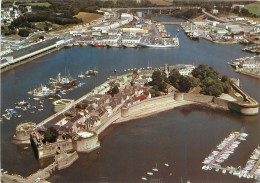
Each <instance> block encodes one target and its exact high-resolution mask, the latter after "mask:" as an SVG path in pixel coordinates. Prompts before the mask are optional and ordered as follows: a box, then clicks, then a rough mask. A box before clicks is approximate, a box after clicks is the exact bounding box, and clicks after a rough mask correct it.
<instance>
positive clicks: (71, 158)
mask: <svg viewBox="0 0 260 183" xmlns="http://www.w3.org/2000/svg"><path fill="white" fill-rule="evenodd" d="M78 158H79V155H78V153H77V152H76V151H74V152H73V153H71V154H67V156H65V157H64V158H61V159H58V160H57V169H58V170H61V169H64V168H67V167H69V166H70V165H72V164H73V163H74V162H75V161H76V160H77V159H78Z"/></svg>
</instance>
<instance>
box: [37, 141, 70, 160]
mask: <svg viewBox="0 0 260 183" xmlns="http://www.w3.org/2000/svg"><path fill="white" fill-rule="evenodd" d="M58 147H60V149H58ZM72 150H73V145H72V140H71V139H68V140H65V141H61V142H56V143H51V144H48V145H44V146H42V147H38V148H37V151H38V158H39V159H42V158H46V157H51V156H54V155H56V154H57V152H59V151H60V152H63V151H64V152H69V151H72Z"/></svg>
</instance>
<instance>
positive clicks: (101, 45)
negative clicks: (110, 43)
mask: <svg viewBox="0 0 260 183" xmlns="http://www.w3.org/2000/svg"><path fill="white" fill-rule="evenodd" d="M92 46H93V47H101V48H103V47H106V44H97V43H96V44H92Z"/></svg>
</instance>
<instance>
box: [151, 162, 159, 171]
mask: <svg viewBox="0 0 260 183" xmlns="http://www.w3.org/2000/svg"><path fill="white" fill-rule="evenodd" d="M152 170H153V171H154V172H158V171H159V170H158V168H157V163H156V166H155V168H153V169H152Z"/></svg>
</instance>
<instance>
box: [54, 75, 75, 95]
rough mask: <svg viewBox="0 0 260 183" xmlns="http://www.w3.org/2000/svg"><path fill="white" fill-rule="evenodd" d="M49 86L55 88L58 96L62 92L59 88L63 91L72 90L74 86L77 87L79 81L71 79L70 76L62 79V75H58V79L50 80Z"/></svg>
mask: <svg viewBox="0 0 260 183" xmlns="http://www.w3.org/2000/svg"><path fill="white" fill-rule="evenodd" d="M50 80H51V81H50V82H49V85H50V86H52V87H54V88H55V91H56V92H55V94H58V93H59V92H60V90H59V87H60V88H63V89H70V88H71V87H73V86H76V85H77V80H76V79H73V78H71V77H70V76H68V77H67V76H64V77H61V74H60V73H58V76H57V78H56V79H53V78H50Z"/></svg>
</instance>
